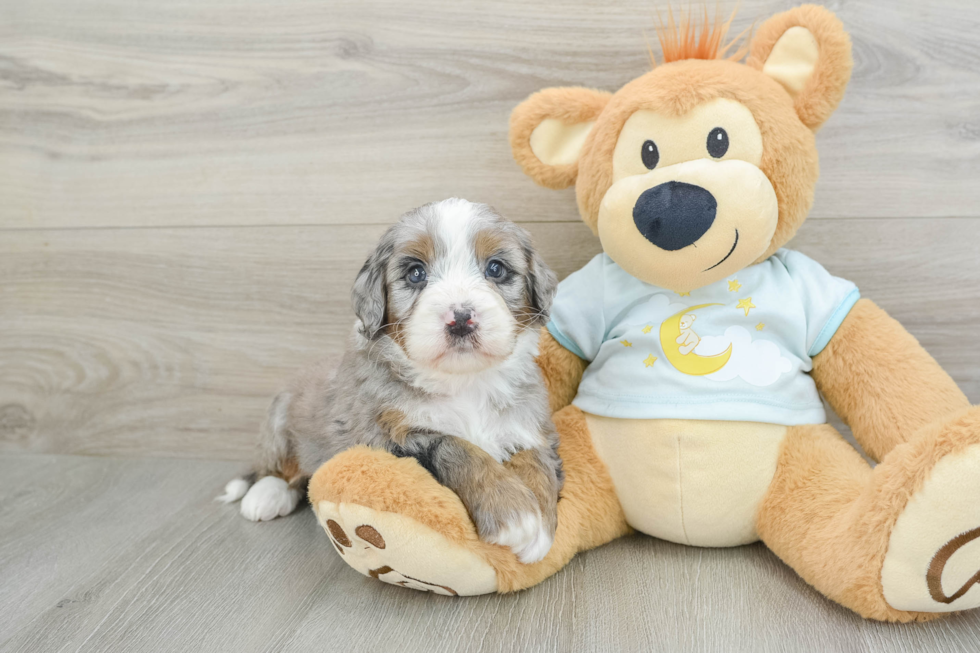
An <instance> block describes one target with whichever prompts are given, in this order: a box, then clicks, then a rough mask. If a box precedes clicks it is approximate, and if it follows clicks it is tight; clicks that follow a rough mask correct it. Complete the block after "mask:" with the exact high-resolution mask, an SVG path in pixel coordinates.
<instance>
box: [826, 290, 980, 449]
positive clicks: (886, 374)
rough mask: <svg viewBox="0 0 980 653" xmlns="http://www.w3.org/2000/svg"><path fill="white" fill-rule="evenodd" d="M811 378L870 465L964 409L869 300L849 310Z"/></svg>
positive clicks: (947, 382) (929, 361)
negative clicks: (867, 456)
mask: <svg viewBox="0 0 980 653" xmlns="http://www.w3.org/2000/svg"><path fill="white" fill-rule="evenodd" d="M811 374H812V376H813V380H814V381H816V383H817V389H818V390H819V391H820V394H822V395H823V396H824V397H825V398H826V399H827V401H828V402H830V405H831V406H833V407H834V410H835V411H836V412H837V414H838V415H840V417H841V419H843V420H844V422H845V423H847V425H848V426H850V427H851V431H853V433H854V437H855V438H856V439H857V441H858V442H859V443H860V444H861V446H862V447H863V448H864V451H865V452H866V453H867V454H868V455H869V456H871V458H873V459H874V460H882V459H883V458H884V457H885V455H886V454H887V453H888V452H889V451H891V450H892V449H893V448H894V447H895V446H896V445H899V444H901V443H903V442H908V441H909V440H911V439H912V438H913V437H915V436H916V434H917V433H918V432H919V431H920V430H921V429H922V428H923V427H924V426H926V425H927V424H930V423H932V422H934V421H936V420H939V419H942V418H943V417H945V416H947V415H953V414H955V413H957V412H959V411H962V410H965V409H966V408H968V407H969V405H970V402H969V401H968V400H967V398H966V395H964V394H963V391H962V390H960V389H959V387H958V386H957V385H956V382H955V381H953V379H951V378H950V376H949V374H947V373H946V372H945V371H944V370H943V369H942V368H941V367H940V366H939V364H938V363H937V362H936V361H935V359H933V357H932V356H930V355H929V353H928V352H927V351H926V350H925V349H923V348H922V346H921V345H919V343H918V342H917V341H916V339H915V338H914V337H913V336H912V334H910V333H909V332H908V331H906V330H905V328H904V327H902V325H901V324H899V323H898V322H897V321H896V320H895V319H894V318H892V317H890V316H889V315H888V314H887V313H885V312H884V311H883V310H881V309H880V308H878V307H877V306H876V305H875V304H874V302H872V301H871V300H869V299H861V300H858V303H857V304H855V305H854V307H853V308H852V309H851V312H850V313H849V314H848V315H847V317H846V318H845V319H844V322H843V324H841V326H840V328H839V329H838V330H837V333H836V334H835V335H834V337H833V339H831V341H830V344H828V345H827V347H826V348H824V350H823V351H822V352H820V353H819V354H817V356H816V357H815V358H814V359H813V371H812V372H811Z"/></svg>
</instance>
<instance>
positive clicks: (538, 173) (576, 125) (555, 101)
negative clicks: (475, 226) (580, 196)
mask: <svg viewBox="0 0 980 653" xmlns="http://www.w3.org/2000/svg"><path fill="white" fill-rule="evenodd" d="M611 97H612V95H611V94H610V93H605V92H603V91H595V90H592V89H590V88H577V87H567V88H546V89H545V90H543V91H539V92H538V93H535V94H534V95H532V96H531V97H529V98H528V99H526V100H524V101H523V102H521V103H520V104H519V105H518V106H517V108H516V109H514V111H513V113H511V114H510V147H511V150H512V151H513V153H514V159H515V160H516V161H517V162H518V163H519V164H520V165H521V167H522V168H523V169H524V173H525V174H527V176H529V177H530V178H531V179H533V180H534V181H535V183H537V184H540V185H541V186H545V187H547V188H554V189H556V190H557V189H560V188H568V187H569V186H571V185H572V184H574V183H575V178H576V177H577V176H578V160H579V155H580V154H581V152H582V146H583V145H584V144H585V140H586V138H588V136H589V133H590V132H591V130H592V126H593V125H594V124H595V121H596V118H598V117H599V114H600V113H602V110H603V109H604V108H605V107H606V104H607V103H608V102H609V98H611Z"/></svg>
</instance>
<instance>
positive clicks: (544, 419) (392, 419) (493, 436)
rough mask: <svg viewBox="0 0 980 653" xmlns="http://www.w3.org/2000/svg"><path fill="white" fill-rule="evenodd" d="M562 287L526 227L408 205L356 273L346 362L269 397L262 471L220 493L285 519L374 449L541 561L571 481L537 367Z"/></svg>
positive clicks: (462, 207)
mask: <svg viewBox="0 0 980 653" xmlns="http://www.w3.org/2000/svg"><path fill="white" fill-rule="evenodd" d="M555 287H556V278H555V275H554V273H553V272H552V271H551V270H550V269H549V268H548V267H547V265H545V263H544V261H543V260H542V259H541V257H540V256H539V255H538V254H537V252H536V251H535V250H534V248H533V246H532V244H531V240H530V238H529V236H528V234H527V232H525V231H524V230H523V229H521V228H520V227H518V226H517V225H515V224H513V223H511V222H509V221H507V220H505V219H504V218H502V217H501V216H500V215H498V214H497V213H496V212H495V211H494V210H493V209H491V208H490V207H488V206H486V205H483V204H473V203H470V202H467V201H465V200H460V199H450V200H445V201H442V202H436V203H432V204H427V205H425V206H422V207H420V208H418V209H415V210H413V211H409V212H408V213H406V214H405V215H403V216H402V217H401V219H400V220H399V221H398V222H397V223H396V224H395V225H394V226H392V227H391V228H390V229H388V231H387V232H386V233H385V234H384V236H383V237H382V238H381V242H380V243H378V246H377V249H376V250H375V251H374V253H373V254H371V256H370V257H369V258H368V260H367V262H366V263H365V264H364V267H363V268H362V269H361V271H360V273H359V274H358V275H357V279H356V281H355V282H354V288H353V291H352V299H353V305H354V312H355V313H356V314H357V317H358V320H357V322H356V323H355V325H354V329H353V333H352V335H351V339H350V342H349V344H348V347H347V351H346V353H345V355H344V358H343V360H342V362H341V363H340V366H339V368H338V369H336V370H332V369H329V368H328V367H326V366H325V365H321V366H319V367H314V368H312V369H310V370H307V371H306V372H305V373H303V374H302V375H300V376H299V377H298V378H296V379H295V380H294V381H293V382H292V383H291V384H289V385H288V386H287V389H286V390H285V391H284V392H282V393H280V394H279V395H278V396H277V397H276V398H275V399H274V400H273V402H272V406H271V407H270V409H269V415H268V418H267V420H266V423H265V425H264V427H263V429H262V433H261V438H260V439H261V442H260V447H259V449H260V453H259V457H258V461H257V464H256V465H255V467H254V471H253V472H252V473H251V474H250V475H249V476H248V477H246V478H239V479H235V480H233V481H231V482H230V483H228V485H227V487H226V488H225V494H224V495H222V496H221V497H218V499H219V500H221V501H225V502H232V501H237V500H238V499H242V505H241V513H242V515H244V516H245V517H246V518H247V519H251V520H253V521H260V520H261V521H264V520H269V519H274V518H275V517H277V516H282V515H287V514H289V513H290V512H292V511H293V510H294V509H295V508H296V505H297V503H298V502H299V500H300V497H301V495H302V494H303V490H304V488H305V486H306V481H307V479H308V478H309V476H310V475H311V474H312V473H313V472H314V471H316V469H317V468H318V467H319V466H320V465H321V464H322V463H324V462H325V461H327V460H329V459H330V458H331V457H333V456H334V455H336V454H338V453H340V452H341V451H344V450H345V449H348V448H350V447H353V446H355V445H359V444H364V445H368V446H371V447H377V448H381V449H385V450H387V451H389V452H391V453H392V454H394V455H396V456H410V457H413V458H415V459H416V460H417V461H418V462H419V464H421V465H422V466H423V467H425V469H427V470H428V471H429V472H430V473H431V474H432V475H433V476H434V477H435V478H436V480H438V481H439V482H440V483H442V484H443V485H445V486H447V487H449V488H450V489H452V490H453V491H454V492H456V494H457V495H459V498H460V499H461V500H462V501H463V504H464V505H465V506H466V508H467V510H468V511H469V513H470V515H471V517H472V518H473V522H474V524H475V525H476V528H477V532H478V533H479V535H480V537H481V539H483V540H485V541H487V542H492V543H495V544H500V545H503V546H507V547H510V548H511V549H512V550H513V551H514V553H515V554H516V555H517V556H518V559H520V560H521V561H522V562H524V563H531V562H536V561H538V560H540V559H541V558H543V557H544V556H545V554H546V553H547V552H548V550H549V549H550V548H551V543H552V540H553V539H554V534H555V527H556V522H557V502H558V493H559V491H560V490H561V486H562V481H563V478H564V475H563V472H562V467H561V459H560V458H559V457H558V454H557V451H556V449H557V446H558V436H557V433H556V432H555V427H554V425H553V424H552V422H551V415H550V410H549V407H548V395H547V391H546V389H545V386H544V380H543V377H542V375H541V373H540V371H539V369H538V366H537V364H536V362H535V356H536V355H537V353H538V334H539V332H540V329H541V326H542V325H544V324H545V323H546V322H547V320H548V311H549V309H550V307H551V300H552V297H553V295H554V292H555ZM504 462H507V464H506V465H504V464H502V463H504ZM256 479H258V480H257V482H256ZM252 483H254V485H253V484H252Z"/></svg>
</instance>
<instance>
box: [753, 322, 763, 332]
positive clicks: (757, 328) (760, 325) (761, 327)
mask: <svg viewBox="0 0 980 653" xmlns="http://www.w3.org/2000/svg"><path fill="white" fill-rule="evenodd" d="M765 328H766V323H765V322H759V323H758V324H756V325H755V330H756V331H762V330H763V329H765Z"/></svg>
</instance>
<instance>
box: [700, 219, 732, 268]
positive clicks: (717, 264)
mask: <svg viewBox="0 0 980 653" xmlns="http://www.w3.org/2000/svg"><path fill="white" fill-rule="evenodd" d="M736 247H738V229H736V230H735V242H734V243H732V248H731V249H730V250H728V253H727V254H725V258H723V259H721V260H720V261H718V262H717V263H715V264H714V265H712V266H711V267H710V268H705V269H704V270H702V272H707V271H708V270H714V269H715V268H716V267H718V266H719V265H721V264H722V263H724V262H725V261H727V260H728V257H729V256H731V255H732V252H734V251H735V248H736Z"/></svg>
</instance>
